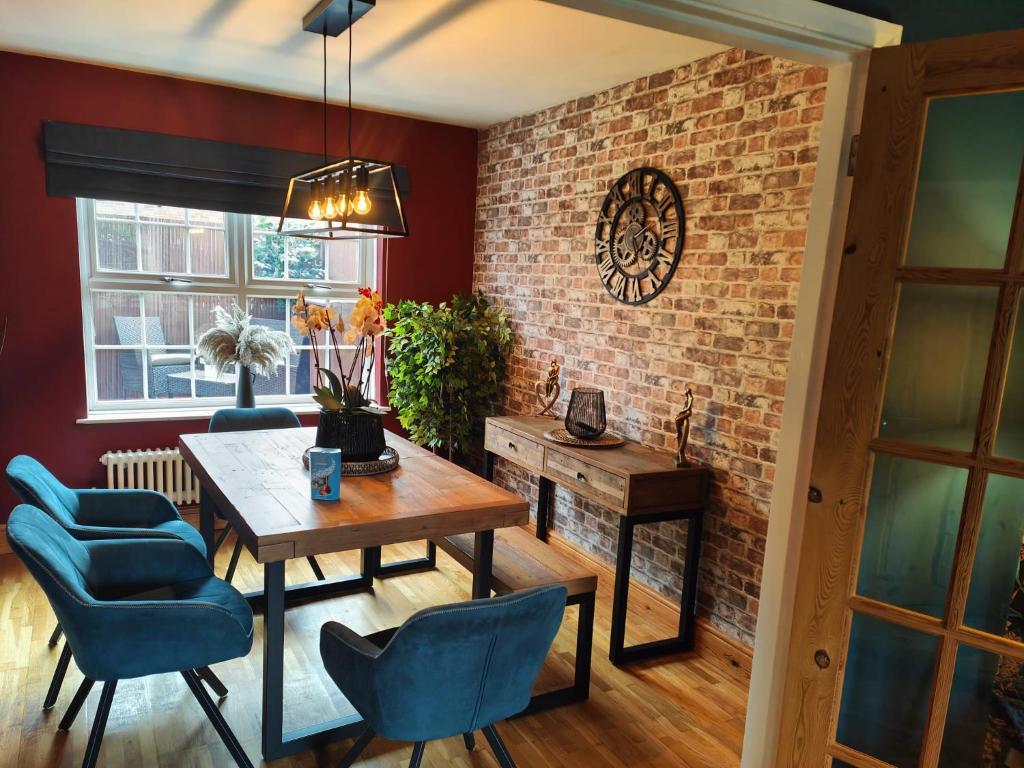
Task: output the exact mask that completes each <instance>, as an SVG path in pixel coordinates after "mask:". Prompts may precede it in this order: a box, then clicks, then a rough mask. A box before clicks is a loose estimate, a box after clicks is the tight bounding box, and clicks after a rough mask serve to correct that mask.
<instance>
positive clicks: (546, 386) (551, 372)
mask: <svg viewBox="0 0 1024 768" xmlns="http://www.w3.org/2000/svg"><path fill="white" fill-rule="evenodd" d="M561 371H562V366H560V365H559V364H558V361H557V360H555V358H551V365H549V366H548V377H547V379H540V380H539V381H536V382H534V385H533V391H534V392H535V393H536V395H537V399H538V400H539V401H540V404H541V406H542V407H541V410H540V412H538V413H537V415H538V416H551V417H552V418H555V414H554V413H552V411H551V409H552V408H553V407H554V406H555V401H557V400H558V395H559V394H561V392H562V386H561V385H560V384H559V383H558V375H559V373H561ZM542 390H543V391H542Z"/></svg>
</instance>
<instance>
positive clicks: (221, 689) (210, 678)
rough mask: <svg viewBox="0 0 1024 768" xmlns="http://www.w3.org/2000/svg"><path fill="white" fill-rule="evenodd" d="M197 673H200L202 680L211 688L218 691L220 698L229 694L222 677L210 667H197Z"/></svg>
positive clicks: (215, 691)
mask: <svg viewBox="0 0 1024 768" xmlns="http://www.w3.org/2000/svg"><path fill="white" fill-rule="evenodd" d="M196 674H197V675H199V679H200V680H202V681H203V682H204V683H206V684H207V685H208V686H210V690H211V691H213V692H214V693H216V694H217V697H218V698H221V699H223V698H224V697H225V696H227V695H228V687H227V686H226V685H224V683H222V682H221V681H220V678H219V677H217V676H216V675H215V674H214V673H213V670H212V669H210V668H209V667H197V668H196Z"/></svg>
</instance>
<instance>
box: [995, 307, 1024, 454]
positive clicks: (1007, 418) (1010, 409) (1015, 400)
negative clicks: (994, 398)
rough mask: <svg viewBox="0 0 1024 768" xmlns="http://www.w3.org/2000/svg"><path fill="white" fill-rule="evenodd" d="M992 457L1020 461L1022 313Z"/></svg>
mask: <svg viewBox="0 0 1024 768" xmlns="http://www.w3.org/2000/svg"><path fill="white" fill-rule="evenodd" d="M995 452H996V454H998V455H999V456H1008V457H1009V458H1012V459H1024V310H1022V309H1020V308H1018V310H1017V329H1016V331H1014V334H1013V348H1012V350H1011V352H1010V364H1009V371H1008V372H1007V375H1006V392H1005V394H1004V395H1003V407H1002V411H1001V412H1000V416H999V432H998V434H997V435H996V448H995Z"/></svg>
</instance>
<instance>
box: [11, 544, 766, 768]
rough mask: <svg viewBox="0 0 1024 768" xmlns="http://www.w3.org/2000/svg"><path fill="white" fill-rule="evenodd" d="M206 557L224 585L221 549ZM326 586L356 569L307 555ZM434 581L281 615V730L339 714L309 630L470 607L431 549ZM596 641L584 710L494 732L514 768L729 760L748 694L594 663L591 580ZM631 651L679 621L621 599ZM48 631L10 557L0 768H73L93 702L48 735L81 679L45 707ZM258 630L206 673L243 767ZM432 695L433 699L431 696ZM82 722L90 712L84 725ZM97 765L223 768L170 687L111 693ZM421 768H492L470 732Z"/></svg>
mask: <svg viewBox="0 0 1024 768" xmlns="http://www.w3.org/2000/svg"><path fill="white" fill-rule="evenodd" d="M232 541H233V538H231V539H229V543H228V546H226V547H224V548H223V549H222V551H221V553H220V554H219V556H218V573H223V572H224V569H225V567H226V564H227V563H226V560H227V557H228V553H229V552H230V549H231V546H230V543H231V542H232ZM421 553H422V546H421V545H402V546H400V547H388V548H386V549H385V559H401V558H403V557H412V556H416V555H419V554H421ZM320 561H321V566H322V567H323V569H324V571H325V572H326V573H327V575H328V576H329V577H330V576H332V575H341V574H343V573H351V572H353V571H354V570H355V569H356V568H357V558H356V556H355V555H353V554H344V555H331V556H328V557H323V558H320ZM438 566H439V567H438V569H437V570H436V571H431V572H426V573H419V574H408V575H404V576H398V577H394V578H391V579H388V580H386V581H378V582H377V585H376V588H375V591H374V592H373V593H367V594H360V595H353V596H349V597H340V598H335V599H333V600H329V601H325V602H322V603H316V604H313V605H307V606H302V607H298V608H294V609H291V610H289V611H288V614H287V627H286V632H287V635H286V639H285V676H286V679H285V726H286V727H297V726H300V725H305V724H312V723H315V722H320V721H322V720H325V719H328V718H330V717H333V716H336V714H337V713H342V712H345V711H349V708H348V704H347V702H346V701H345V700H344V699H343V698H342V697H341V695H340V694H339V693H338V691H337V688H336V687H334V686H333V684H332V683H331V681H330V679H329V678H328V677H327V676H326V674H325V673H324V672H323V668H322V665H321V663H320V658H319V651H318V642H319V628H320V625H321V624H322V623H323V622H324V621H326V620H328V619H333V620H337V621H341V622H343V623H345V624H348V625H349V626H351V627H352V628H353V629H355V630H356V631H358V632H361V633H367V632H371V631H374V630H377V629H382V628H385V627H389V626H395V625H397V624H399V623H401V622H402V621H403V620H404V619H405V618H407V617H408V616H409V615H411V614H412V613H414V612H415V611H416V610H418V609H420V608H425V607H428V606H432V605H438V604H442V603H446V602H453V601H458V600H465V599H468V596H469V586H470V579H469V575H468V574H467V573H466V571H465V570H464V569H462V568H461V567H460V566H459V565H457V564H456V563H455V561H453V560H451V559H450V558H449V557H448V556H447V555H445V554H443V553H441V552H439V553H438ZM261 578H262V577H261V571H260V570H259V569H258V567H257V566H256V564H255V562H254V561H253V560H252V559H251V558H250V557H249V555H248V553H245V554H243V556H242V561H241V564H240V565H239V574H238V576H236V579H235V583H236V585H239V586H241V587H242V588H243V589H245V588H255V587H257V586H259V585H260V584H261ZM601 578H602V581H601V583H600V587H599V591H598V600H597V623H596V626H595V633H594V671H593V682H592V687H591V698H590V701H588V702H587V703H585V704H578V705H574V706H569V707H562V708H560V709H556V710H553V711H550V712H547V713H543V714H540V715H535V716H531V717H524V718H520V719H516V720H513V721H511V722H508V723H503V724H501V725H500V726H499V730H500V731H501V733H502V736H503V737H504V739H505V741H506V743H507V744H508V747H509V749H510V750H511V752H512V754H513V756H514V758H515V760H516V762H517V764H518V765H519V767H520V768H530V766H534V767H536V768H549V767H554V766H564V767H565V768H602V767H603V766H630V768H647V767H648V766H693V767H694V768H696V767H697V766H709V767H710V766H714V768H725V767H726V766H733V765H738V764H739V753H740V746H741V742H742V733H743V715H744V706H745V701H746V690H745V688H744V687H743V685H742V684H741V683H739V682H737V681H736V680H735V679H733V678H731V677H729V676H728V675H726V674H723V673H722V672H721V671H720V670H719V668H718V667H717V666H715V665H713V664H711V663H709V662H708V661H706V660H704V659H700V658H695V657H691V658H686V657H679V656H676V657H672V658H670V659H667V660H655V661H651V662H643V663H639V664H633V665H630V666H629V667H627V668H625V669H616V668H615V667H613V666H612V665H611V664H610V663H609V662H608V658H607V648H608V630H609V615H610V606H611V584H610V583H609V580H608V578H607V575H606V574H601ZM310 579H312V572H311V571H310V570H309V567H308V566H307V565H306V563H305V562H304V561H296V562H293V563H290V564H289V566H288V580H289V582H290V583H291V582H302V581H307V580H310ZM630 608H631V614H630V618H629V626H630V633H629V635H628V636H627V640H629V641H630V642H636V641H641V640H645V639H655V637H656V636H658V635H659V634H661V635H665V634H667V633H668V632H669V631H670V629H671V626H672V624H673V622H674V621H676V620H677V619H676V617H674V616H673V615H672V614H671V612H670V611H668V610H667V609H666V607H665V606H664V605H663V604H659V603H657V602H655V601H646V600H645V599H644V598H643V595H642V593H637V594H635V595H631V606H630ZM54 624H55V620H54V617H53V613H52V612H51V611H50V608H49V606H48V604H47V603H46V600H45V598H44V597H43V595H42V592H41V591H40V590H39V589H38V588H37V587H36V586H35V584H34V583H33V582H32V580H31V578H30V577H29V576H28V574H27V572H26V571H25V570H24V568H23V567H22V566H21V564H20V562H19V561H18V560H17V559H16V558H15V557H14V556H13V555H0V766H4V768H6V767H7V766H12V767H13V766H19V768H37V767H38V768H42V767H43V766H47V767H50V766H67V767H68V768H71V766H76V767H77V766H78V765H80V764H81V760H82V754H83V752H84V749H85V743H86V739H87V734H88V728H89V726H90V724H91V722H92V716H93V714H94V712H95V708H96V704H97V701H98V698H99V687H98V686H97V687H96V688H94V689H93V692H92V694H91V696H90V698H89V702H88V704H87V708H86V710H83V713H82V714H81V715H79V718H78V721H77V722H76V723H75V726H74V728H73V729H72V730H71V732H70V733H68V734H63V733H61V732H59V731H58V730H57V722H58V720H59V719H60V717H61V714H62V713H63V711H64V709H65V708H66V707H67V704H68V702H69V701H70V699H71V696H72V695H73V693H74V691H75V689H76V688H77V686H78V684H79V682H80V680H81V675H80V674H79V673H78V671H77V670H76V669H74V664H72V669H71V670H69V672H68V677H67V679H66V680H65V683H64V688H63V690H62V691H61V695H60V699H59V700H58V702H57V706H56V707H55V708H54V709H53V710H51V711H50V712H44V711H42V708H41V707H42V701H43V697H44V695H45V693H46V688H47V686H48V684H49V679H50V676H51V674H52V672H53V668H54V665H55V663H56V661H57V656H58V650H59V649H56V648H49V647H48V646H47V643H46V640H47V638H48V636H49V634H50V632H51V630H52V629H53V627H54ZM575 626H576V609H575V608H569V609H567V612H566V620H565V623H564V625H563V627H562V630H561V632H560V633H559V635H558V638H557V639H556V641H555V645H554V648H553V649H552V652H551V654H550V655H549V657H548V661H547V663H546V665H545V668H544V671H543V672H542V676H541V679H540V681H539V682H538V690H544V689H547V688H553V687H558V686H559V684H561V683H563V681H568V680H569V679H571V672H572V666H571V665H572V659H573V656H572V654H573V650H574V647H575ZM261 631H262V620H261V619H260V617H259V616H257V619H256V641H255V642H254V644H253V649H252V651H251V653H250V654H249V656H248V657H247V658H245V659H237V660H235V661H230V662H226V663H224V664H219V665H217V666H216V667H215V671H216V672H217V674H218V675H219V676H220V677H221V679H222V680H223V681H224V683H225V684H226V685H227V686H228V688H229V689H230V694H229V695H228V696H227V697H226V698H225V699H224V700H223V701H222V702H221V708H222V711H223V712H224V716H225V718H226V719H227V721H228V723H229V724H230V725H231V727H232V728H233V729H234V731H235V733H236V734H237V736H238V738H239V740H240V741H241V742H242V745H243V746H244V747H245V749H246V751H247V752H248V754H249V757H250V759H252V760H253V762H254V764H257V765H259V764H260V761H259V756H260V746H259V745H260V730H259V728H260V723H259V716H260V690H261V683H260V679H261V668H262V635H261ZM438 695H439V696H443V695H444V694H443V691H439V692H438ZM83 715H87V716H83ZM348 743H349V742H343V743H341V744H339V745H334V746H332V747H331V748H330V749H327V750H321V751H318V752H307V753H303V754H300V755H296V756H293V757H291V758H286V759H283V760H279V761H275V762H274V763H273V765H275V766H282V767H284V766H289V767H291V766H295V767H298V766H303V767H307V766H324V767H326V766H333V765H334V764H335V763H336V762H337V760H338V759H339V758H340V756H341V754H342V753H343V751H344V749H345V748H346V747H347V746H348ZM410 753H411V746H410V745H408V744H401V743H395V742H388V741H382V740H377V741H375V742H374V743H373V744H371V746H370V748H369V749H368V750H367V752H366V753H364V757H363V760H362V762H360V763H357V765H362V766H366V767H367V768H385V767H388V768H390V767H391V766H405V765H407V764H408V760H409V756H410ZM99 764H100V766H106V767H107V768H147V767H149V768H170V767H171V766H173V767H175V768H178V767H180V766H189V767H192V766H194V767H196V768H200V767H202V768H212V767H213V766H218V767H219V766H233V765H234V763H233V762H232V761H231V759H230V758H229V756H228V754H227V752H226V751H225V750H224V748H223V747H222V746H221V743H220V741H219V739H218V737H217V735H216V733H215V732H214V730H213V728H212V727H211V726H210V725H209V724H208V723H207V721H206V719H205V717H204V716H203V714H202V711H201V710H200V708H199V705H198V703H197V702H196V701H195V700H194V699H193V698H192V696H191V694H190V693H189V692H188V689H187V688H186V686H185V682H184V680H182V679H181V677H180V676H178V675H159V676H155V677H150V678H145V679H141V680H129V681H125V682H123V683H121V684H120V685H119V686H118V689H117V695H116V697H115V699H114V704H113V708H112V710H111V713H110V719H109V721H108V725H107V733H106V737H105V738H104V741H103V748H102V751H101V753H100V761H99ZM423 765H424V766H434V767H439V766H473V767H475V768H484V767H485V766H487V767H489V768H492V767H493V766H496V765H497V762H496V761H495V760H494V758H493V756H492V755H491V752H490V750H489V749H488V747H487V745H486V741H485V740H484V739H483V738H482V735H478V740H477V748H476V750H475V751H474V752H472V753H467V752H466V751H465V748H464V747H463V745H462V740H461V738H453V739H447V740H444V741H441V742H432V743H430V744H428V745H427V749H426V754H425V757H424V761H423Z"/></svg>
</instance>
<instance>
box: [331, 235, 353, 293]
mask: <svg viewBox="0 0 1024 768" xmlns="http://www.w3.org/2000/svg"><path fill="white" fill-rule="evenodd" d="M361 247H362V246H361V245H360V243H359V241H358V240H344V241H338V242H332V243H327V247H326V250H327V279H328V280H331V281H334V282H340V283H354V282H356V281H357V280H358V279H359V251H360V248H361Z"/></svg>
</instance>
